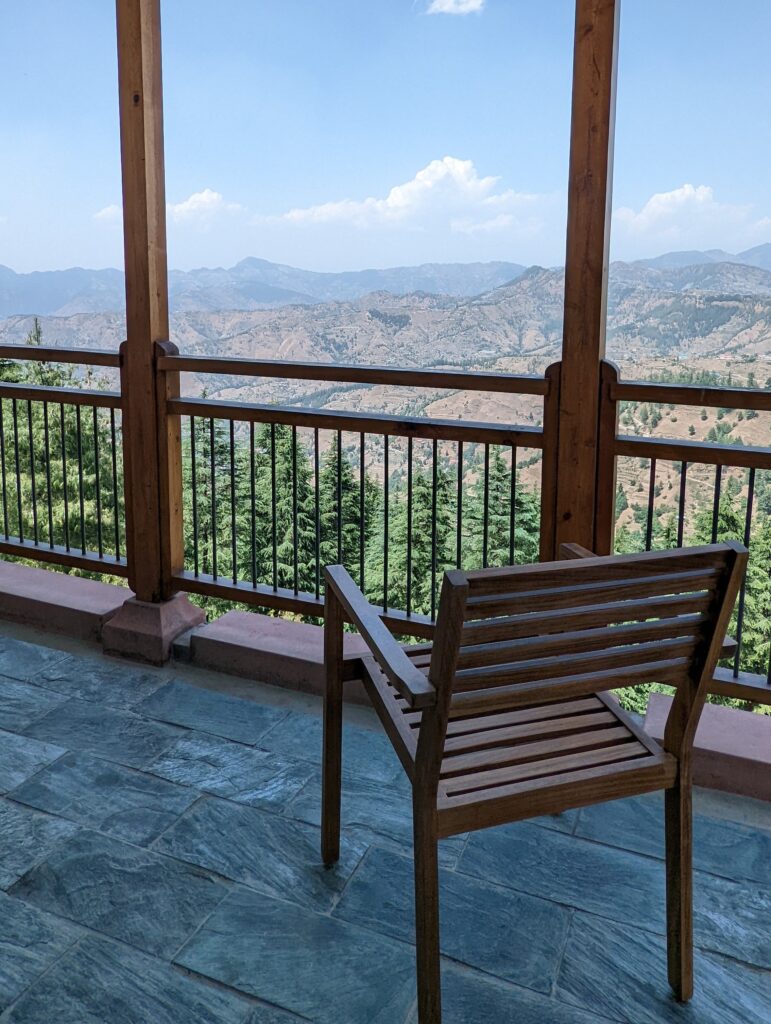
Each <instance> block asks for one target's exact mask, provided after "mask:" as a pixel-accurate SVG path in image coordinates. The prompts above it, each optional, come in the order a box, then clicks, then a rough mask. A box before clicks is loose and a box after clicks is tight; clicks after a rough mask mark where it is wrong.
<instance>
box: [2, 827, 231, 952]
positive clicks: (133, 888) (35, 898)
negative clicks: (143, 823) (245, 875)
mask: <svg viewBox="0 0 771 1024" xmlns="http://www.w3.org/2000/svg"><path fill="white" fill-rule="evenodd" d="M227 891H228V890H227V886H226V885H225V883H223V882H222V881H219V880H217V879H214V878H212V877H211V876H209V875H208V874H206V872H203V871H199V870H197V869H196V868H193V867H191V866H190V865H188V864H181V863H179V862H178V861H173V860H170V859H169V858H168V857H161V856H159V855H158V854H156V853H152V852H150V851H148V850H139V849H137V848H136V847H134V846H128V845H126V844H125V843H121V842H118V841H117V840H116V839H111V838H110V837H108V836H102V835H99V834H98V833H96V832H87V831H82V832H80V833H79V834H78V835H76V836H73V837H72V838H71V839H69V840H67V841H66V842H64V843H62V844H60V845H59V846H58V847H57V848H56V849H55V850H54V851H53V852H52V853H51V854H50V855H49V856H48V858H47V859H46V860H45V862H44V863H43V864H40V865H39V866H38V867H36V868H33V869H32V870H31V871H29V872H28V873H27V874H26V875H25V876H24V877H23V878H22V879H21V880H20V881H19V882H17V883H16V885H15V886H14V887H13V890H12V895H14V896H17V897H19V898H20V899H23V900H26V901H27V902H28V903H33V904H34V905H35V906H37V907H40V908H41V909H45V910H49V911H50V912H51V913H55V914H59V915H61V916H62V917H66V918H68V919H70V920H72V921H76V922H78V923H79V924H83V925H85V926H87V927H88V928H92V929H94V930H95V931H98V932H103V933H104V934H105V935H110V936H112V937H113V938H116V939H121V940H123V941H124V942H128V943H130V944H131V945H134V946H138V947H139V948H140V949H143V950H145V951H147V952H150V953H157V954H159V955H161V956H166V957H169V956H171V955H172V954H173V952H174V951H175V950H176V949H178V948H179V946H180V945H181V944H182V943H183V941H184V940H185V939H186V938H187V937H188V936H189V935H190V934H191V933H192V932H193V931H194V930H195V929H196V928H197V927H198V925H199V924H200V923H201V921H203V920H204V918H205V917H206V916H207V915H208V914H210V913H211V912H212V911H213V910H214V908H215V907H216V906H217V905H218V904H219V903H220V901H221V900H222V899H223V897H224V896H225V894H226V892H227Z"/></svg>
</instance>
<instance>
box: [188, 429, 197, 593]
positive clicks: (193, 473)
mask: <svg viewBox="0 0 771 1024" xmlns="http://www.w3.org/2000/svg"><path fill="white" fill-rule="evenodd" d="M195 455H196V452H195V416H191V417H190V490H191V492H192V493H191V502H192V514H193V575H194V576H195V577H196V578H197V577H198V470H197V468H196V462H195Z"/></svg>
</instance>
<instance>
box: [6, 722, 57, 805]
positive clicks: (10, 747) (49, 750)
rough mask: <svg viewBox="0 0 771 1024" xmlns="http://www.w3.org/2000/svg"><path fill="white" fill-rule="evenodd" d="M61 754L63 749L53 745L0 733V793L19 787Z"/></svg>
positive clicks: (12, 734) (13, 734) (26, 737)
mask: <svg viewBox="0 0 771 1024" xmlns="http://www.w3.org/2000/svg"><path fill="white" fill-rule="evenodd" d="M63 753H64V748H63V747H56V746H54V744H53V743H41V741H40V740H33V739H31V738H30V737H29V736H19V735H17V734H16V733H13V732H0V793H7V792H8V791H9V790H11V789H15V788H16V787H17V786H20V785H21V784H22V782H24V781H26V780H27V779H28V778H29V777H30V775H34V774H35V772H38V771H40V769H41V768H44V767H45V766H46V765H47V764H50V763H51V761H55V760H56V758H57V757H61V756H62V754H63Z"/></svg>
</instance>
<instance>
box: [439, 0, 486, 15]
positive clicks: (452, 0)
mask: <svg viewBox="0 0 771 1024" xmlns="http://www.w3.org/2000/svg"><path fill="white" fill-rule="evenodd" d="M485 2H486V0H431V2H430V3H429V5H428V10H427V13H428V14H479V13H480V12H481V11H483V10H484V7H485Z"/></svg>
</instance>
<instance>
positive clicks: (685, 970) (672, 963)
mask: <svg viewBox="0 0 771 1024" xmlns="http://www.w3.org/2000/svg"><path fill="white" fill-rule="evenodd" d="M665 828H666V857H667V968H668V975H669V984H670V985H671V987H672V991H673V992H674V994H675V998H676V999H677V1000H679V1001H680V1002H682V1003H685V1002H687V1001H688V1000H689V999H690V998H691V996H692V995H693V864H692V860H693V844H692V832H691V782H690V778H685V779H684V778H683V777H682V772H681V777H680V779H679V780H678V782H677V783H676V784H675V785H674V786H673V787H672V789H668V790H667V791H666V796H665Z"/></svg>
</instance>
